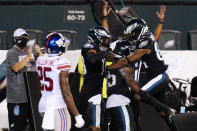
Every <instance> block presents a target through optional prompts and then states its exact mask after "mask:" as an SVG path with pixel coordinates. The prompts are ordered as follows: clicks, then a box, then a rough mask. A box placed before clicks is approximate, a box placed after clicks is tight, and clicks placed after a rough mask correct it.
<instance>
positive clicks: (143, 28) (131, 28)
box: [124, 18, 148, 41]
mask: <svg viewBox="0 0 197 131" xmlns="http://www.w3.org/2000/svg"><path fill="white" fill-rule="evenodd" d="M146 32H148V26H147V24H146V22H145V21H144V20H143V19H139V18H133V19H131V20H130V21H129V22H128V23H127V24H126V29H125V31H124V36H125V37H126V39H128V40H130V41H132V40H134V41H136V40H139V38H140V37H141V36H142V35H144V34H145V33H146Z"/></svg>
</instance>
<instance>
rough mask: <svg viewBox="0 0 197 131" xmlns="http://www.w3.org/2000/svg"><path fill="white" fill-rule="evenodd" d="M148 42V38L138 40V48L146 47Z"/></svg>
mask: <svg viewBox="0 0 197 131" xmlns="http://www.w3.org/2000/svg"><path fill="white" fill-rule="evenodd" d="M148 44H149V40H141V41H139V42H138V48H146V47H147V46H148Z"/></svg>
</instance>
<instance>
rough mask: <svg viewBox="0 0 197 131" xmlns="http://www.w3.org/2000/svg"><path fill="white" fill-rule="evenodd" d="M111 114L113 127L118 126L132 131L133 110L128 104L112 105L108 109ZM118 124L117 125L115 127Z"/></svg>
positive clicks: (126, 130) (125, 130)
mask: <svg viewBox="0 0 197 131" xmlns="http://www.w3.org/2000/svg"><path fill="white" fill-rule="evenodd" d="M108 110H109V112H110V115H111V119H112V123H116V124H113V125H114V126H116V127H114V128H116V129H118V128H120V129H121V130H123V131H134V126H133V125H134V118H133V111H132V109H131V108H130V106H129V105H126V106H118V107H112V108H109V109H108ZM117 126H118V127H117Z"/></svg>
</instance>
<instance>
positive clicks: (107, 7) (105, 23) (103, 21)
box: [102, 1, 111, 31]
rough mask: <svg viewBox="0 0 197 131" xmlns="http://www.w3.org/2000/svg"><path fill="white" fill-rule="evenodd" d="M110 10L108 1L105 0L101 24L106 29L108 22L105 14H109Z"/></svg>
mask: <svg viewBox="0 0 197 131" xmlns="http://www.w3.org/2000/svg"><path fill="white" fill-rule="evenodd" d="M110 11H111V8H109V6H108V2H106V1H105V2H104V5H103V20H102V26H103V27H105V28H106V29H107V30H108V31H109V26H108V22H107V15H108V14H109V12H110Z"/></svg>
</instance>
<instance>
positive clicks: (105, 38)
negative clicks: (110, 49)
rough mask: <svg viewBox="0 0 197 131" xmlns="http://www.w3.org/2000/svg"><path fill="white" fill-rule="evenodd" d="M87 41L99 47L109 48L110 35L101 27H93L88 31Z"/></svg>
mask: <svg viewBox="0 0 197 131" xmlns="http://www.w3.org/2000/svg"><path fill="white" fill-rule="evenodd" d="M88 40H89V41H91V42H94V43H96V44H97V45H98V46H99V47H100V46H109V43H110V40H111V35H110V33H109V31H108V30H107V29H105V28H104V27H102V26H99V27H94V28H91V29H90V30H89V34H88Z"/></svg>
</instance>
